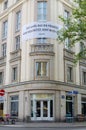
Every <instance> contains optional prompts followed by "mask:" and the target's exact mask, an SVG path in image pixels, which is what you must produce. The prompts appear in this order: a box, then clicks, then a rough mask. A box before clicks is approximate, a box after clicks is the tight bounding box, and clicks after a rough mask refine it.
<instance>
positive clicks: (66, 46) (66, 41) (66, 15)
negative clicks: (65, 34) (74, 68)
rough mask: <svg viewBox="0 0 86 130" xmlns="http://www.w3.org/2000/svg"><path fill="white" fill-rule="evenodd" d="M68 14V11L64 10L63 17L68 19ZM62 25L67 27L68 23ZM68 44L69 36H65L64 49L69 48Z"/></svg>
mask: <svg viewBox="0 0 86 130" xmlns="http://www.w3.org/2000/svg"><path fill="white" fill-rule="evenodd" d="M69 16H70V13H69V11H67V10H64V18H65V19H67V20H68V18H69ZM64 26H65V27H66V28H68V23H65V25H64ZM69 44H70V39H69V38H66V39H65V48H66V49H70V45H69Z"/></svg>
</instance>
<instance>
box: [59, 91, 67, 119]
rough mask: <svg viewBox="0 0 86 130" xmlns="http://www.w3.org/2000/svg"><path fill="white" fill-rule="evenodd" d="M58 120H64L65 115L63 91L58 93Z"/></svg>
mask: <svg viewBox="0 0 86 130" xmlns="http://www.w3.org/2000/svg"><path fill="white" fill-rule="evenodd" d="M59 107H60V119H61V121H64V120H65V115H66V94H65V91H61V92H60V106H59Z"/></svg>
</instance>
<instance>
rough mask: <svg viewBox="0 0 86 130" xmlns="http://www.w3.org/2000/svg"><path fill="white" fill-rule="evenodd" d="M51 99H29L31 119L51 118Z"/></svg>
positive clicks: (52, 117)
mask: <svg viewBox="0 0 86 130" xmlns="http://www.w3.org/2000/svg"><path fill="white" fill-rule="evenodd" d="M53 106H54V105H53V99H33V100H31V120H53V119H54V116H53Z"/></svg>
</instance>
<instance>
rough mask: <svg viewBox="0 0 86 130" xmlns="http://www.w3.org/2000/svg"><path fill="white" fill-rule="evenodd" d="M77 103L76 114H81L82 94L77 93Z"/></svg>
mask: <svg viewBox="0 0 86 130" xmlns="http://www.w3.org/2000/svg"><path fill="white" fill-rule="evenodd" d="M76 105H77V107H76V114H81V94H77V99H76Z"/></svg>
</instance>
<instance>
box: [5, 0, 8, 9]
mask: <svg viewBox="0 0 86 130" xmlns="http://www.w3.org/2000/svg"><path fill="white" fill-rule="evenodd" d="M7 7H8V0H5V2H4V10H5V9H7Z"/></svg>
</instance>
